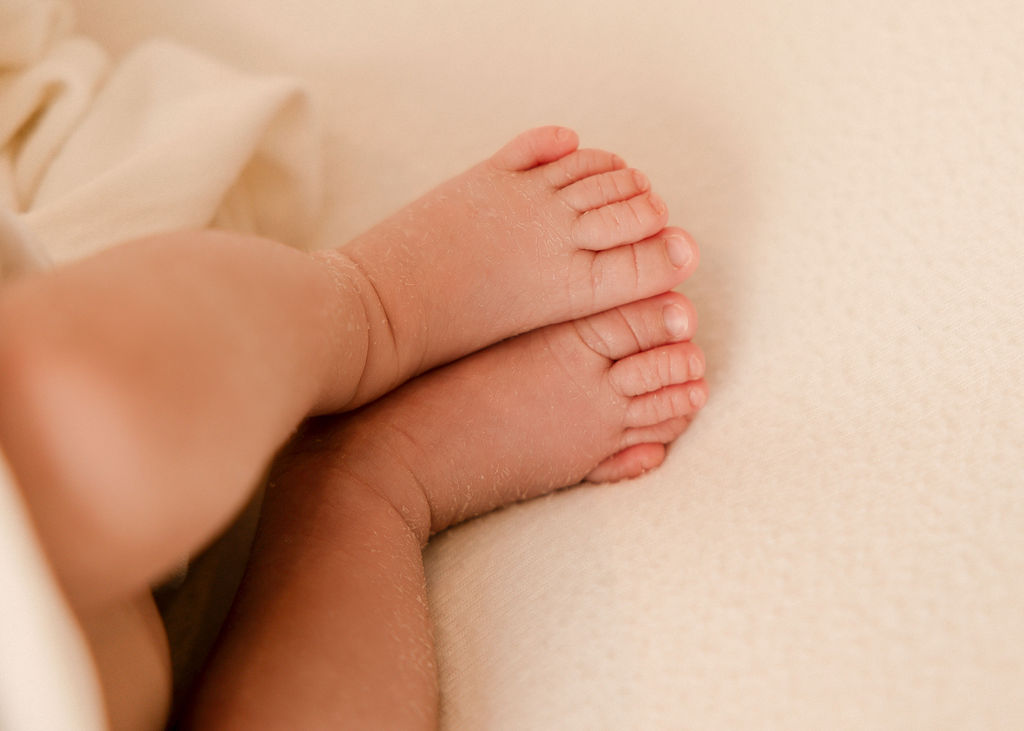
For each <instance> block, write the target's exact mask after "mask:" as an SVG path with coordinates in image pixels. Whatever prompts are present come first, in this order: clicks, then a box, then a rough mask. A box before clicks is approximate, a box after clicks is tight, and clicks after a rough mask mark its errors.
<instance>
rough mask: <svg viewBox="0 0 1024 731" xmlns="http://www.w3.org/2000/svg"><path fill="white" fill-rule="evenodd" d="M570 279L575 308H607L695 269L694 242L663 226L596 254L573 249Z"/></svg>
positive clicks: (662, 288)
mask: <svg viewBox="0 0 1024 731" xmlns="http://www.w3.org/2000/svg"><path fill="white" fill-rule="evenodd" d="M577 254H578V257H577V262H576V266H577V268H578V271H576V272H575V273H574V274H575V278H574V280H573V281H577V282H581V281H585V282H589V283H591V284H592V287H591V288H590V289H589V290H587V289H586V288H583V287H580V288H578V289H579V292H580V293H579V295H578V296H579V297H580V298H581V301H580V302H579V308H578V309H579V311H580V312H581V313H585V312H586V311H587V308H588V307H589V308H590V309H589V311H590V312H594V311H595V310H598V311H600V310H607V309H610V308H612V307H617V306H618V305H621V304H622V303H623V302H629V301H630V300H637V299H641V298H643V297H650V296H651V295H654V294H657V293H659V292H665V291H667V290H670V289H672V288H673V287H675V286H676V285H678V284H679V283H680V282H682V281H683V280H684V279H686V278H687V277H688V276H690V274H692V273H693V270H694V269H696V268H697V263H698V261H699V252H698V250H697V245H696V244H695V243H694V242H693V240H692V239H691V238H690V237H689V235H688V234H687V233H686V232H685V231H683V230H682V229H680V228H675V227H673V228H667V229H664V230H663V231H661V232H660V233H659V234H657V235H656V236H652V237H651V238H649V239H645V240H643V241H640V242H637V243H635V244H628V245H626V246H616V247H615V248H612V249H607V250H605V251H598V252H596V253H594V252H590V251H580V252H577Z"/></svg>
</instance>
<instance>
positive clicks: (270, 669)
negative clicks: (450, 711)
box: [193, 293, 707, 729]
mask: <svg viewBox="0 0 1024 731" xmlns="http://www.w3.org/2000/svg"><path fill="white" fill-rule="evenodd" d="M694 325H695V318H694V313H693V309H692V307H691V306H690V304H689V302H687V301H686V300H685V299H684V298H683V296H682V295H679V294H676V293H668V294H664V295H660V296H657V297H654V298H652V299H648V300H644V301H641V302H636V303H633V304H629V305H625V306H623V307H620V308H618V309H616V310H612V311H610V312H605V313H602V314H599V315H595V316H592V317H589V318H586V319H583V320H579V321H575V322H571V323H566V324H561V325H552V326H549V327H547V328H544V329H541V330H535V331H533V332H530V333H527V334H525V335H521V336H519V337H517V338H514V339H512V340H509V341H506V342H504V343H501V344H499V345H495V346H493V347H492V348H489V349H488V350H485V351H483V352H480V353H477V354H476V355H473V356H470V357H469V358H466V359H463V360H460V361H458V362H457V363H454V364H452V365H449V366H447V367H445V368H442V369H440V370H438V371H435V372H433V373H429V374H427V375H425V376H421V377H420V378H417V379H415V380H413V381H411V382H409V383H408V384H406V385H405V386H403V387H402V388H400V389H398V390H397V391H395V392H394V393H392V394H390V395H388V396H386V397H385V398H383V399H382V400H380V401H378V402H376V403H374V404H371V405H370V406H368V407H366V408H364V409H361V410H359V411H357V412H354V413H353V414H351V415H348V416H342V417H329V418H328V417H325V418H324V419H321V420H319V421H318V422H316V423H314V424H313V425H311V426H310V427H309V428H308V429H307V430H306V431H305V432H304V433H303V434H302V435H301V436H300V438H299V439H297V440H295V441H294V442H293V443H292V445H291V447H290V448H289V450H288V451H287V452H286V453H285V454H284V455H283V456H282V458H281V459H279V461H278V463H277V467H276V469H275V472H274V474H273V476H272V479H271V483H270V487H269V491H268V495H267V497H266V500H265V502H264V513H263V519H262V522H261V528H260V534H259V537H258V539H257V543H256V546H255V549H254V553H253V556H252V559H251V561H250V564H249V571H248V574H247V576H246V579H245V580H244V582H243V585H242V589H241V591H240V594H239V596H238V599H237V601H236V604H235V607H234V610H233V614H232V617H231V618H230V619H229V622H228V625H227V630H226V632H225V633H224V634H223V635H222V641H221V645H220V649H219V651H218V653H217V655H216V656H215V659H214V662H213V663H212V665H211V667H210V669H209V671H208V674H207V677H206V681H205V683H204V684H203V687H202V692H201V694H200V697H199V699H198V702H197V705H196V707H195V709H194V714H195V715H194V718H193V720H194V722H195V723H196V724H197V725H198V726H199V727H202V728H210V729H225V728H238V729H242V728H253V727H261V728H281V729H285V728H312V727H314V726H316V725H317V724H318V723H324V722H325V721H327V722H330V721H337V722H340V723H341V725H343V726H344V727H345V728H367V729H377V728H403V729H404V728H421V727H422V728H429V727H430V726H431V725H432V724H433V723H434V721H435V720H436V714H437V688H436V677H435V669H434V664H433V663H434V653H433V648H432V643H431V636H430V627H429V619H428V616H427V611H426V593H425V586H424V580H423V572H422V565H421V558H420V551H421V548H422V547H423V546H424V545H426V542H427V539H428V537H429V536H430V535H431V534H433V533H436V532H437V531H440V530H444V529H445V528H447V527H448V526H450V525H453V524H455V523H458V522H460V521H463V520H466V519H468V518H471V517H473V516H476V515H479V514H481V513H484V512H487V511H489V510H492V509H494V508H497V507H500V506H502V505H506V504H508V503H510V502H514V501H517V500H524V499H528V498H531V497H535V496H537V495H541V494H544V493H546V492H549V491H551V490H553V489H555V488H559V487H565V486H567V485H573V484H576V483H577V482H579V481H580V480H581V479H584V478H586V479H589V480H592V481H598V482H605V481H615V480H619V479H623V478H627V477H634V476H636V475H638V474H640V473H641V472H643V471H645V470H648V469H652V468H654V467H656V466H658V465H659V464H661V462H662V460H663V459H664V456H665V443H667V442H670V441H672V440H673V439H675V438H676V437H677V436H679V434H681V433H682V432H683V430H684V429H685V428H686V427H687V425H688V424H689V421H690V419H691V418H692V416H693V415H694V414H695V413H696V411H697V410H699V408H700V407H701V406H703V404H704V403H705V401H706V398H707V386H706V384H705V382H704V381H703V380H702V376H703V373H704V357H703V354H702V353H701V351H700V349H699V348H697V346H695V345H693V344H692V343H691V342H688V341H689V338H690V337H691V336H692V335H693V329H694ZM340 628H344V631H341V630H340Z"/></svg>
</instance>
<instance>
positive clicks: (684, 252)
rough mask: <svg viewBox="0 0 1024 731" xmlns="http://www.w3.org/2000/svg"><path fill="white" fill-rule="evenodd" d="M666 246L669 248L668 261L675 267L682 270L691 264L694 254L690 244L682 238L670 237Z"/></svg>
mask: <svg viewBox="0 0 1024 731" xmlns="http://www.w3.org/2000/svg"><path fill="white" fill-rule="evenodd" d="M665 246H666V247H667V248H668V260H669V261H670V262H672V264H673V266H675V267H677V268H679V269H682V268H683V267H684V266H686V265H687V264H689V263H690V259H691V258H692V256H693V252H691V251H690V243H689V242H688V241H687V240H686V239H684V238H683V237H682V236H670V237H669V238H668V239H667V240H666V241H665Z"/></svg>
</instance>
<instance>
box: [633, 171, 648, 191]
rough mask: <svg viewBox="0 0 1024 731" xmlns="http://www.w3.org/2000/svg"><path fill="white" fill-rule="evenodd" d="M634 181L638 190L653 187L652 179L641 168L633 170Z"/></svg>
mask: <svg viewBox="0 0 1024 731" xmlns="http://www.w3.org/2000/svg"><path fill="white" fill-rule="evenodd" d="M633 182H634V183H636V187H637V190H647V189H648V188H650V187H651V181H650V180H648V179H647V176H646V175H644V174H643V173H642V172H640V171H639V170H634V171H633Z"/></svg>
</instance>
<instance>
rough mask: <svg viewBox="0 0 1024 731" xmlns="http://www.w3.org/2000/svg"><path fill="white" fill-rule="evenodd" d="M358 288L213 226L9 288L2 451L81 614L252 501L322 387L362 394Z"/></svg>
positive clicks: (115, 596) (1, 300) (142, 581)
mask: <svg viewBox="0 0 1024 731" xmlns="http://www.w3.org/2000/svg"><path fill="white" fill-rule="evenodd" d="M345 295H346V292H345V291H344V290H339V288H338V287H337V286H336V284H335V281H334V280H333V279H332V277H331V275H330V273H329V271H328V270H327V269H326V268H325V267H323V266H322V265H320V264H319V263H318V262H317V261H315V260H314V259H313V258H311V257H309V256H308V255H306V254H302V253H300V252H297V251H294V250H292V249H289V248H287V247H284V246H281V245H279V244H274V243H271V242H266V241H262V240H259V239H254V238H251V237H242V236H235V235H229V234H220V233H212V232H205V233H186V234H179V235H172V236H163V237H159V238H156V239H152V240H149V241H143V242H138V243H135V244H131V245H127V246H123V247H120V248H118V249H115V250H111V251H110V252H108V253H106V254H104V255H101V256H98V257H96V258H94V259H90V260H88V261H84V262H81V263H79V264H76V265H73V266H69V267H67V268H64V269H59V270H57V271H55V272H53V273H50V274H47V275H43V276H39V277H35V278H31V279H26V280H22V281H18V282H15V283H14V284H12V285H10V286H9V287H8V288H6V289H4V290H3V292H2V293H0V334H2V337H0V401H2V403H3V405H4V408H3V409H0V443H2V444H3V448H4V452H5V454H6V455H7V458H8V459H9V461H10V463H11V465H12V467H13V469H14V472H15V474H16V475H17V477H18V481H19V483H20V485H21V487H22V489H23V491H24V493H25V495H26V498H27V501H28V504H29V506H30V507H31V509H32V513H33V518H34V520H35V522H36V525H37V528H38V530H39V533H40V535H41V538H42V541H43V543H44V545H45V546H46V549H47V551H48V553H49V555H50V558H51V560H52V561H53V564H54V566H55V569H56V571H57V573H58V575H59V576H60V578H61V580H62V582H63V584H64V587H65V589H66V590H67V591H68V594H69V596H70V598H71V599H72V601H73V603H74V604H76V606H78V607H79V608H80V609H81V610H83V611H91V610H92V609H93V608H95V607H99V606H102V605H104V604H106V603H108V602H111V601H122V600H130V599H132V598H133V597H135V596H137V594H138V592H139V591H140V590H142V589H144V588H145V587H147V586H149V585H150V584H151V583H153V582H155V581H156V580H158V579H160V578H162V576H163V574H165V573H167V572H168V571H169V570H170V569H171V568H172V567H174V566H175V565H176V564H177V563H178V562H179V561H180V560H181V559H182V557H183V556H185V555H187V553H188V552H190V551H193V550H196V549H198V548H199V547H201V546H202V545H203V544H204V543H205V542H206V541H207V540H209V539H210V538H211V537H212V536H213V535H214V534H215V532H216V530H217V529H218V528H219V527H221V526H222V525H223V524H224V523H225V522H226V521H227V520H228V519H229V518H230V516H231V515H233V514H234V513H235V512H236V511H237V510H238V509H239V508H240V507H241V506H242V505H243V503H244V501H245V500H246V498H247V496H248V494H249V492H250V490H251V489H252V488H253V487H254V486H255V485H256V484H257V483H258V481H259V479H260V477H261V474H262V473H263V471H264V470H265V469H266V466H267V464H268V463H269V460H270V457H271V456H272V455H273V453H274V451H275V450H276V449H277V448H278V447H279V446H280V445H281V444H282V443H283V442H284V441H285V440H286V439H287V438H288V436H289V434H290V433H291V432H292V430H293V429H294V428H295V425H296V424H298V423H299V421H300V420H301V419H302V418H303V417H304V416H305V415H306V414H308V413H309V412H310V411H311V410H312V409H314V408H315V406H316V405H317V400H318V399H319V398H320V396H321V390H322V388H323V384H324V383H327V382H329V381H331V382H333V381H334V380H335V379H336V374H337V373H346V372H351V373H353V376H352V377H351V378H350V387H354V383H355V381H356V380H357V379H358V377H359V376H358V374H359V373H360V372H361V369H362V365H363V358H364V356H365V331H366V326H365V322H364V321H363V318H364V317H365V316H364V314H363V311H362V309H361V307H360V305H359V302H358V295H357V294H355V293H351V294H350V295H349V299H350V301H349V302H348V307H345V306H343V303H344V297H345ZM349 332H351V333H355V334H357V335H358V337H349V338H344V337H342V336H341V335H339V334H338V333H341V334H344V333H349ZM361 345H362V348H361V347H360V346H361Z"/></svg>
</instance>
